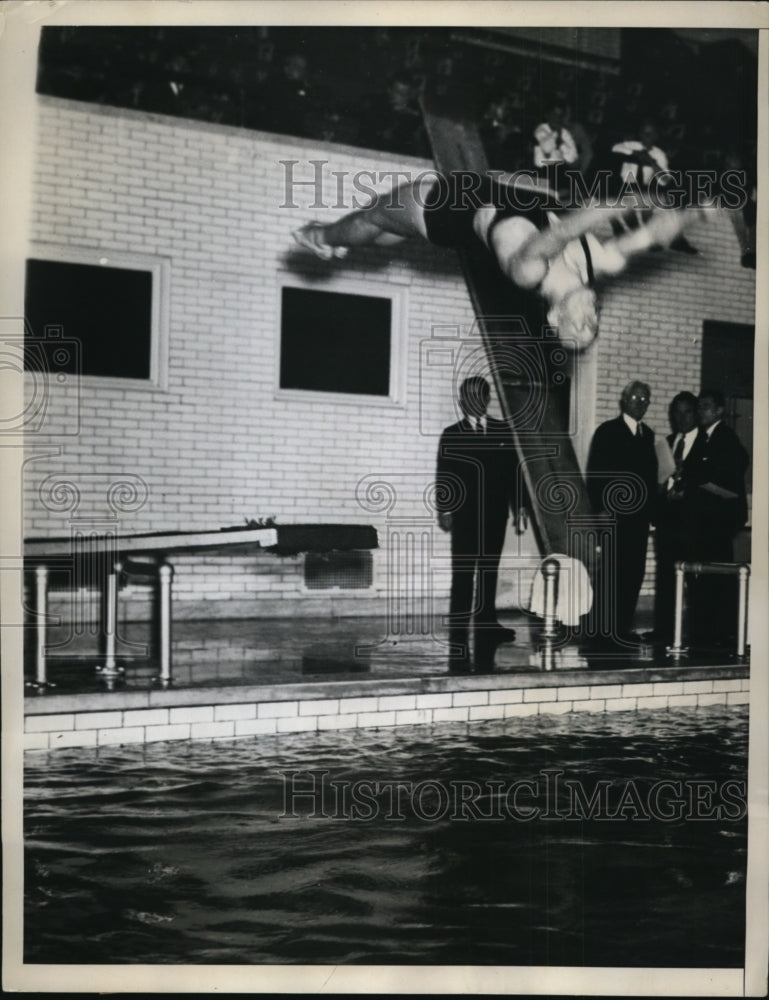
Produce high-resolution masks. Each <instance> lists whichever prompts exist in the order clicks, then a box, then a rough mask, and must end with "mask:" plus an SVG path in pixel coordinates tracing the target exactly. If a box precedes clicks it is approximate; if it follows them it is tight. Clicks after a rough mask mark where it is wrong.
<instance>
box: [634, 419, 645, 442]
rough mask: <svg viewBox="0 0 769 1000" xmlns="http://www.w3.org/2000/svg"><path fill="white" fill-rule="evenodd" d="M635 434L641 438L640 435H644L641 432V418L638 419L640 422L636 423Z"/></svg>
mask: <svg viewBox="0 0 769 1000" xmlns="http://www.w3.org/2000/svg"><path fill="white" fill-rule="evenodd" d="M635 436H636V437H637V438H640V437H642V436H643V435H642V434H641V421H640V420H639V421H638V423H637V424H636V425H635Z"/></svg>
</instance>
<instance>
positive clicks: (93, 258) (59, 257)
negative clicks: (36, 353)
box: [27, 242, 171, 391]
mask: <svg viewBox="0 0 769 1000" xmlns="http://www.w3.org/2000/svg"><path fill="white" fill-rule="evenodd" d="M27 258H28V259H29V258H34V259H38V260H45V261H52V262H56V263H61V264H87V265H89V266H91V267H115V268H123V269H125V270H129V271H148V272H149V273H150V274H151V275H152V302H151V307H150V373H149V376H148V377H147V378H146V379H143V378H121V377H119V376H115V375H88V374H81V375H77V376H75V377H76V378H78V379H80V380H81V381H83V382H85V383H87V384H93V385H94V386H96V385H98V386H100V387H104V388H109V389H139V390H142V391H148V390H158V389H160V390H161V391H166V390H167V389H168V347H169V326H170V322H169V320H170V285H171V280H170V279H171V259H170V258H169V257H161V256H159V255H155V254H137V253H128V252H126V251H123V250H106V249H103V248H101V247H81V246H71V245H67V244H63V243H38V242H31V243H30V244H29V247H28V253H27ZM34 332H35V333H36V334H37V335H39V336H43V335H44V331H42V330H41V331H34ZM63 333H64V336H65V337H69V336H71V334H70V332H69V331H67V330H64V331H63Z"/></svg>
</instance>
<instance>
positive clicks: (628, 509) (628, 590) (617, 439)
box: [587, 381, 657, 644]
mask: <svg viewBox="0 0 769 1000" xmlns="http://www.w3.org/2000/svg"><path fill="white" fill-rule="evenodd" d="M650 399H651V392H650V390H649V386H648V385H647V384H646V383H645V382H638V381H634V382H630V383H629V384H628V385H626V386H625V388H624V390H623V391H622V396H621V397H620V410H621V411H622V412H621V413H620V415H619V416H618V417H615V419H614V420H607V421H606V423H603V424H601V425H600V426H599V427H598V428H597V429H596V432H595V434H594V435H593V440H592V442H591V445H590V454H589V456H588V464H587V489H588V495H589V496H590V501H591V504H592V507H593V510H594V512H595V513H596V514H599V515H603V516H604V517H605V518H607V519H609V520H610V521H611V525H612V528H613V533H612V539H611V543H610V553H609V557H608V559H607V560H606V563H605V565H604V574H605V575H604V578H603V579H602V581H601V590H602V595H603V596H602V601H601V606H602V607H603V608H605V609H608V610H609V615H608V621H604V622H603V623H602V625H603V630H604V633H606V632H607V631H608V632H609V633H610V636H611V638H612V639H613V640H614V641H615V642H619V643H620V644H626V643H628V642H635V641H637V637H636V636H635V635H633V634H631V631H630V627H631V625H632V624H633V616H634V614H635V608H636V604H637V603H638V595H639V593H640V590H641V584H642V583H643V578H644V571H645V569H646V549H647V546H648V542H649V525H650V523H651V521H652V518H653V512H654V504H655V502H656V496H657V455H656V452H655V450H654V432H653V431H652V430H650V428H648V427H647V426H646V425H645V424H644V423H643V422H642V420H643V416H644V414H645V413H646V411H647V409H648V408H649V401H650Z"/></svg>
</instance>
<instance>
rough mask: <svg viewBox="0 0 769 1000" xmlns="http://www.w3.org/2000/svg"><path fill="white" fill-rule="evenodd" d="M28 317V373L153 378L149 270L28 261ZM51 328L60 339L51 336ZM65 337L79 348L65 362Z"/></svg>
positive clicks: (26, 314)
mask: <svg viewBox="0 0 769 1000" xmlns="http://www.w3.org/2000/svg"><path fill="white" fill-rule="evenodd" d="M24 314H25V317H26V328H27V331H28V333H27V341H26V349H25V367H26V368H27V369H28V370H40V369H41V366H43V368H44V370H47V371H54V370H55V371H59V372H66V373H69V374H73V375H96V376H109V377H112V378H132V379H148V378H149V377H150V358H151V347H152V273H151V272H150V271H139V270H134V269H129V268H120V267H102V266H101V265H96V264H73V263H69V262H62V261H52V260H37V259H31V260H28V261H27V271H26V287H25V296H24ZM51 329H54V330H56V331H59V332H60V333H59V337H51V336H48V335H47V333H46V331H47V330H48V331H50V330H51ZM61 337H63V338H65V339H66V341H67V342H69V343H73V342H74V343H75V344H76V345H77V350H71V351H69V352H68V357H67V358H64V359H63V360H62V357H61V356H60V354H61V352H60V346H61V340H60V338H61ZM54 354H56V357H55V358H54Z"/></svg>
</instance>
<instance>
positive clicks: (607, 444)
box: [587, 414, 657, 525]
mask: <svg viewBox="0 0 769 1000" xmlns="http://www.w3.org/2000/svg"><path fill="white" fill-rule="evenodd" d="M631 477H632V478H631ZM587 491H588V496H589V497H590V502H591V504H592V507H593V510H594V511H595V513H597V514H598V513H602V512H606V513H609V514H611V515H612V516H615V517H617V519H618V520H624V521H627V520H635V521H639V522H644V523H646V524H647V525H648V524H649V522H650V521H652V520H654V514H655V505H656V499H657V454H656V452H655V450H654V431H652V430H651V429H650V428H649V427H647V426H646V424H644V423H642V424H641V437H640V438H638V437H636V436H634V435H633V433H632V431H631V430H630V428H629V427H628V425H627V424H626V423H625V420H624V419H623V417H622V415H621V414H620V416H619V417H615V418H614V420H607V421H606V423H603V424H601V425H600V426H599V427H598V428H597V429H596V431H595V434H594V435H593V440H592V442H591V444H590V454H589V456H588V461H587ZM627 491H630V494H629V495H628V493H627Z"/></svg>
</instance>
